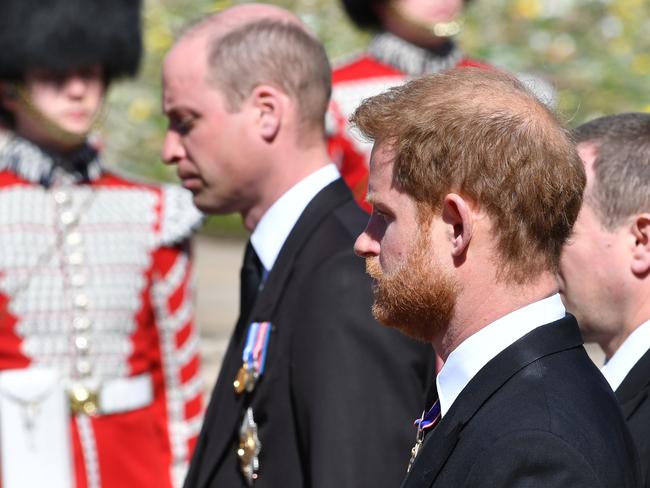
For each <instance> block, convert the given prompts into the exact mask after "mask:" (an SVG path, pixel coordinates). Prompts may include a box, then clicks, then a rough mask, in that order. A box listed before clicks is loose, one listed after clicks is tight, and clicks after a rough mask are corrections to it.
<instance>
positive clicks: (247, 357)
mask: <svg viewBox="0 0 650 488" xmlns="http://www.w3.org/2000/svg"><path fill="white" fill-rule="evenodd" d="M270 335H271V322H252V323H251V324H250V325H249V326H248V333H247V335H246V344H245V346H244V351H243V352H242V365H241V367H240V368H239V370H238V371H237V374H236V375H235V380H234V381H233V383H232V386H233V388H234V389H235V393H237V394H238V395H241V394H242V393H244V392H248V393H250V392H252V391H253V390H254V389H255V385H256V384H257V381H258V380H259V379H260V377H261V376H262V374H263V373H264V366H265V364H266V352H267V349H268V346H269V337H270Z"/></svg>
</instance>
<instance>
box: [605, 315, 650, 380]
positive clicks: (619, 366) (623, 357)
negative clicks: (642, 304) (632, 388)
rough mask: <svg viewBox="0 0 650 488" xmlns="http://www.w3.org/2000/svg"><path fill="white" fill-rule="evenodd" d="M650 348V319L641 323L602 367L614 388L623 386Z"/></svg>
mask: <svg viewBox="0 0 650 488" xmlns="http://www.w3.org/2000/svg"><path fill="white" fill-rule="evenodd" d="M648 349H650V320H648V321H647V322H644V323H642V324H641V325H639V326H638V327H637V328H636V329H635V330H634V331H633V332H632V333H631V334H630V335H629V336H627V339H625V341H624V342H623V344H621V347H619V348H618V349H617V350H616V352H615V353H614V355H613V356H612V357H611V358H610V359H609V361H607V362H606V363H605V365H604V366H603V367H602V368H601V369H600V372H601V373H603V376H604V377H605V379H606V380H607V382H608V383H609V386H611V387H612V390H614V391H616V389H617V388H618V387H619V386H621V383H623V380H624V379H625V377H626V376H627V375H628V373H629V372H630V371H631V370H632V368H633V367H634V365H635V364H636V363H637V362H638V361H639V359H641V357H642V356H643V355H644V354H645V353H646V352H647V351H648Z"/></svg>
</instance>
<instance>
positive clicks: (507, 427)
mask: <svg viewBox="0 0 650 488" xmlns="http://www.w3.org/2000/svg"><path fill="white" fill-rule="evenodd" d="M353 122H354V123H355V124H356V126H357V127H358V128H359V129H360V130H361V132H362V133H364V134H365V135H366V136H368V137H369V138H371V139H373V140H374V141H375V146H374V148H373V153H372V158H371V163H370V180H369V183H370V191H369V194H368V198H369V201H370V202H371V203H372V204H373V206H374V210H373V213H372V216H371V218H370V221H369V223H368V226H367V228H366V230H365V231H364V232H363V233H362V234H361V235H360V236H359V238H358V239H357V243H356V246H355V248H356V251H357V254H359V255H360V256H363V257H365V258H366V266H367V269H368V272H369V274H370V275H371V276H372V277H373V278H374V280H375V303H374V305H373V311H374V313H375V316H376V317H377V318H378V319H379V320H380V321H382V322H383V323H385V324H386V325H389V326H394V327H397V328H399V329H401V330H403V331H404V332H405V333H406V334H408V335H411V336H414V337H417V338H420V339H424V340H427V341H429V342H431V343H432V344H433V345H434V348H435V349H436V351H437V352H438V353H439V354H440V355H441V356H442V358H443V360H444V361H445V363H444V366H443V367H442V369H441V371H440V372H439V374H438V376H437V377H436V384H437V392H438V401H437V402H436V403H435V404H434V406H433V407H432V409H431V410H430V411H429V412H427V414H426V415H424V416H423V418H421V419H419V420H418V422H417V423H418V424H419V426H420V427H419V432H418V442H417V444H416V446H415V447H414V450H413V458H414V459H413V463H412V465H411V468H410V471H409V473H408V475H407V477H406V479H405V481H404V483H403V485H402V486H403V487H405V488H415V487H436V488H441V487H449V488H461V487H466V488H470V487H471V488H477V487H486V488H487V487H489V488H498V487H527V488H528V487H540V488H541V487H544V488H549V487H551V488H552V487H558V488H559V487H562V488H565V487H572V488H575V487H584V488H587V487H589V488H594V487H610V488H623V487H634V486H637V485H638V477H639V476H640V475H639V473H638V469H639V468H638V461H637V459H636V452H635V449H634V445H633V443H632V439H631V438H630V435H629V433H628V431H627V428H626V426H625V422H624V420H623V418H622V416H621V412H620V409H619V407H618V405H617V403H616V399H615V397H614V395H613V393H612V391H611V389H610V388H609V386H608V385H607V383H606V381H605V380H604V378H603V377H602V375H601V374H600V373H599V372H598V370H597V368H596V367H595V366H594V365H593V363H592V362H591V361H590V360H589V357H588V356H587V354H586V352H585V350H584V348H583V346H582V339H581V337H580V332H579V330H578V326H577V324H576V321H575V319H574V318H573V317H572V316H570V315H566V314H565V310H564V307H563V305H562V302H561V300H560V296H559V294H558V293H557V292H558V285H557V281H556V278H555V272H556V270H557V266H558V262H559V258H560V250H561V247H562V245H563V244H564V242H565V240H566V239H567V237H568V236H569V234H570V231H571V227H572V225H573V222H574V221H575V219H576V216H577V215H578V211H579V209H580V204H581V197H582V192H583V188H584V185H585V174H584V169H583V167H582V163H581V162H580V159H579V158H578V155H577V153H576V151H575V147H574V145H573V144H572V142H571V140H570V138H569V137H568V136H567V133H566V131H565V129H564V128H563V127H562V126H561V124H560V123H559V122H558V120H557V119H556V118H555V116H554V115H553V114H552V113H551V111H549V110H548V109H547V108H546V107H545V106H544V105H542V104H541V103H540V102H538V100H537V99H536V98H535V96H534V95H533V94H532V93H530V92H529V91H528V90H526V89H525V88H524V87H523V86H522V85H521V84H520V83H519V82H518V81H517V80H516V79H514V78H513V77H511V76H510V75H507V74H505V73H499V72H497V71H486V70H477V69H473V68H465V69H460V70H452V71H450V72H447V73H444V74H439V75H433V76H429V77H425V78H421V79H418V80H414V81H411V82H410V83H408V84H406V85H404V86H402V87H399V88H394V89H391V90H390V91H388V92H386V93H384V94H382V95H379V96H376V97H373V98H370V99H368V100H366V101H365V102H364V103H363V104H362V105H361V107H360V108H359V109H358V110H357V111H356V113H355V115H354V117H353ZM440 417H441V419H440ZM427 431H429V432H430V433H429V434H428V435H426V437H425V434H426V432H427ZM422 438H424V441H423V442H422Z"/></svg>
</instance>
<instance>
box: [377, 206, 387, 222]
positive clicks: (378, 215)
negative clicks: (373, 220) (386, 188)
mask: <svg viewBox="0 0 650 488" xmlns="http://www.w3.org/2000/svg"><path fill="white" fill-rule="evenodd" d="M374 212H375V215H376V216H377V217H379V218H380V219H381V220H383V221H384V222H388V220H389V219H390V217H389V216H388V215H387V214H385V213H384V212H382V211H381V210H377V209H376V208H375V209H374Z"/></svg>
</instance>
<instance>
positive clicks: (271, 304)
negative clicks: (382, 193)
mask: <svg viewBox="0 0 650 488" xmlns="http://www.w3.org/2000/svg"><path fill="white" fill-rule="evenodd" d="M351 199H352V194H351V193H350V190H349V189H348V187H347V186H346V184H345V183H344V182H343V180H342V179H338V180H336V181H334V182H332V183H330V184H329V185H327V186H326V187H325V188H323V189H322V190H321V191H320V192H319V193H318V194H317V195H316V196H315V197H314V198H313V200H312V201H311V202H310V203H309V205H307V207H306V208H305V210H304V211H303V213H302V214H301V215H300V218H299V219H298V221H297V222H296V225H294V227H293V229H292V230H291V232H290V233H289V236H288V237H287V240H286V241H285V242H284V245H283V246H282V249H281V251H280V254H279V255H278V258H277V260H276V261H275V264H274V265H273V269H272V270H271V272H270V273H269V276H268V278H267V281H266V284H265V285H264V288H263V289H262V291H261V292H260V294H259V296H258V297H257V301H256V302H255V306H254V307H253V311H252V313H251V319H252V320H253V321H256V320H257V321H259V320H269V318H270V317H272V316H273V311H274V310H275V307H276V306H277V304H278V303H280V299H281V296H282V293H284V291H285V289H286V283H287V280H288V279H289V278H290V277H291V274H292V272H293V266H294V262H295V260H296V258H297V257H298V256H299V254H300V251H301V250H302V248H303V247H304V245H305V243H306V242H307V241H308V240H309V239H310V237H311V236H312V234H313V233H314V230H315V229H316V228H317V227H318V226H319V225H320V224H321V222H322V221H323V220H324V219H325V218H327V217H328V216H329V215H330V214H331V213H332V211H334V209H335V208H337V207H339V206H341V205H343V204H344V203H346V202H348V201H350V200H351Z"/></svg>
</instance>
